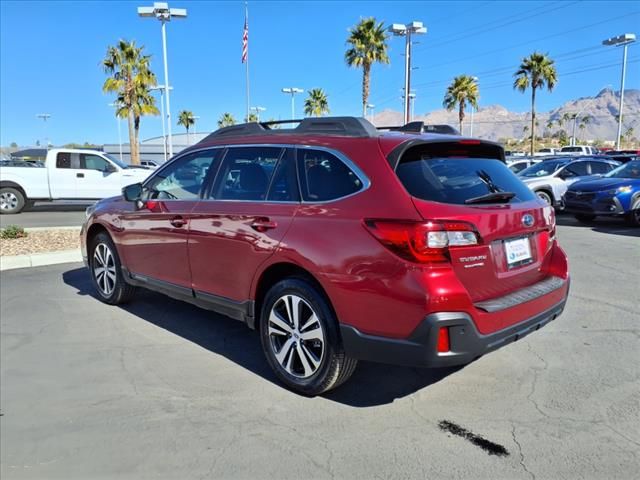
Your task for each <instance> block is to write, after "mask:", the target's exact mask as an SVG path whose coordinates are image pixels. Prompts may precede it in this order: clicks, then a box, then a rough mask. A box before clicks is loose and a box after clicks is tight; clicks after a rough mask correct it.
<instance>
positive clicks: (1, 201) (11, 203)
mask: <svg viewBox="0 0 640 480" xmlns="http://www.w3.org/2000/svg"><path fill="white" fill-rule="evenodd" d="M17 206H18V197H16V195H15V194H14V193H12V192H4V193H2V194H0V210H13V209H14V208H16V207H17Z"/></svg>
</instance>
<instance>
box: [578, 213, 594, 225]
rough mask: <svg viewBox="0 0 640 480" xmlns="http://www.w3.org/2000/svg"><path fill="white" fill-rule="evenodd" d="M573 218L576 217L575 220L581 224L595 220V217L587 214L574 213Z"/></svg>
mask: <svg viewBox="0 0 640 480" xmlns="http://www.w3.org/2000/svg"><path fill="white" fill-rule="evenodd" d="M574 217H576V220H578V221H579V222H583V223H588V222H592V221H593V220H594V219H595V218H596V216H595V215H589V214H588V213H576V214H575V215H574Z"/></svg>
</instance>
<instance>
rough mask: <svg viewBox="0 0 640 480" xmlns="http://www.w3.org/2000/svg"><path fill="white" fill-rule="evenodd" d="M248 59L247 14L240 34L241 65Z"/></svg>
mask: <svg viewBox="0 0 640 480" xmlns="http://www.w3.org/2000/svg"><path fill="white" fill-rule="evenodd" d="M248 59H249V21H248V18H247V12H246V11H245V15H244V30H243V32H242V63H246V62H247V60H248Z"/></svg>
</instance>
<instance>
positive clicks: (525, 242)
mask: <svg viewBox="0 0 640 480" xmlns="http://www.w3.org/2000/svg"><path fill="white" fill-rule="evenodd" d="M504 254H505V258H506V261H507V268H508V269H509V270H511V269H514V268H518V267H521V266H523V265H527V264H529V263H531V262H533V254H532V251H531V238H530V237H529V236H524V237H518V238H511V239H509V240H505V241H504Z"/></svg>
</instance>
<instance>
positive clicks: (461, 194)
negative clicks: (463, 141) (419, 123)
mask: <svg viewBox="0 0 640 480" xmlns="http://www.w3.org/2000/svg"><path fill="white" fill-rule="evenodd" d="M470 147H471V146H470ZM478 147H479V149H477V150H476V151H475V152H474V149H473V148H467V149H464V150H461V149H460V148H459V147H457V148H455V149H451V151H449V152H447V151H446V150H445V149H443V148H441V146H440V147H439V148H437V150H435V149H433V148H430V145H428V144H427V145H423V146H419V147H413V148H411V149H409V150H408V151H407V152H406V153H405V154H404V155H403V157H402V158H401V159H400V163H399V164H398V167H397V168H396V173H397V175H398V178H399V179H400V181H401V182H402V184H403V185H404V187H405V188H406V189H407V191H408V192H409V193H410V194H411V195H412V196H414V197H416V198H420V199H422V200H430V201H434V202H441V203H453V204H466V203H470V202H469V200H470V199H478V198H480V197H483V196H486V195H490V194H496V193H498V194H500V193H512V194H513V195H512V198H510V199H508V200H501V201H500V200H496V201H495V203H498V202H500V203H504V202H505V201H508V202H509V203H518V202H524V201H529V200H533V199H534V198H535V196H534V195H533V193H532V192H531V190H529V188H528V187H527V186H526V185H524V184H523V183H522V182H521V181H520V180H519V179H518V177H516V176H515V175H514V174H513V172H511V170H509V168H508V167H507V166H506V165H505V164H504V163H503V162H502V160H501V159H499V158H486V157H487V156H488V155H486V154H487V153H489V152H487V150H486V148H481V146H478ZM434 150H435V151H434ZM477 153H480V154H481V156H476V154H477ZM482 203H493V202H491V201H487V202H482Z"/></svg>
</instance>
